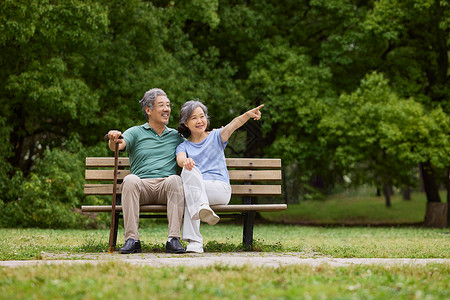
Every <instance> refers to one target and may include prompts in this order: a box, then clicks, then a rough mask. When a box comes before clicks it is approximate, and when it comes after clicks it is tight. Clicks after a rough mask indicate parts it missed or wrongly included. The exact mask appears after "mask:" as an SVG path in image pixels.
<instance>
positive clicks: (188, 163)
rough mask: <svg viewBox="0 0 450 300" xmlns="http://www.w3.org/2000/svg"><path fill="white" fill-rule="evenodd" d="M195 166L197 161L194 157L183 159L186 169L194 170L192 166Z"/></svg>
mask: <svg viewBox="0 0 450 300" xmlns="http://www.w3.org/2000/svg"><path fill="white" fill-rule="evenodd" d="M194 166H195V162H194V160H193V159H192V158H190V157H189V158H186V159H185V160H184V161H183V168H185V169H186V170H188V171H192V168H194Z"/></svg>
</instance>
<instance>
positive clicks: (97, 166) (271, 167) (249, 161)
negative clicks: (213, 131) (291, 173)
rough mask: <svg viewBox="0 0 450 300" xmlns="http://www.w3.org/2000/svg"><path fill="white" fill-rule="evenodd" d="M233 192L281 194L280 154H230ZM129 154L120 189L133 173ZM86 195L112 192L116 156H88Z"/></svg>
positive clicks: (121, 168)
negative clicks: (238, 156)
mask: <svg viewBox="0 0 450 300" xmlns="http://www.w3.org/2000/svg"><path fill="white" fill-rule="evenodd" d="M226 162H227V168H228V173H229V174H230V181H231V190H232V195H236V196H279V195H281V159H278V158H227V159H226ZM129 167H130V160H129V158H128V157H120V158H119V170H118V173H117V178H118V185H117V193H118V194H120V193H121V190H122V189H121V182H122V180H123V178H124V177H125V176H126V175H128V174H130V170H129ZM85 178H86V181H88V182H90V183H86V184H85V186H84V193H85V194H86V195H112V189H113V184H112V182H113V180H114V157H86V173H85Z"/></svg>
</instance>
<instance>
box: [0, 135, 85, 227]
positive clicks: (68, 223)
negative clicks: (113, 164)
mask: <svg viewBox="0 0 450 300" xmlns="http://www.w3.org/2000/svg"><path fill="white" fill-rule="evenodd" d="M80 147H81V144H80V143H79V141H78V138H77V137H76V136H73V137H72V139H70V140H68V141H67V142H66V144H65V149H54V150H49V149H47V150H45V154H44V157H43V158H42V159H38V161H37V163H36V167H35V169H34V170H33V172H32V173H31V175H30V177H29V178H24V177H23V176H22V174H21V173H20V172H17V173H16V174H15V176H14V177H13V178H12V180H11V181H10V188H9V191H8V193H7V194H6V195H5V199H8V200H10V199H14V200H12V201H11V200H10V201H7V202H0V205H1V206H2V207H1V208H2V209H1V210H0V226H1V227H44V228H73V227H83V226H86V225H87V224H88V222H89V220H88V219H87V218H86V217H83V216H81V215H79V214H78V213H76V212H74V211H73V209H74V207H79V206H80V205H81V200H82V199H83V197H84V195H83V186H84V174H83V170H84V163H83V152H79V148H80ZM80 154H81V155H80Z"/></svg>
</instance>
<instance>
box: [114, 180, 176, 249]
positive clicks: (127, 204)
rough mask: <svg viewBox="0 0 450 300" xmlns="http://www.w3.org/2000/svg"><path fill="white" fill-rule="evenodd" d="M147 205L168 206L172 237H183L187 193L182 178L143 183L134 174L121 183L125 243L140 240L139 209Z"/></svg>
mask: <svg viewBox="0 0 450 300" xmlns="http://www.w3.org/2000/svg"><path fill="white" fill-rule="evenodd" d="M144 204H167V220H168V221H169V237H177V238H180V237H181V224H182V219H183V211H184V192H183V183H182V181H181V177H180V176H178V175H171V176H169V177H165V178H151V179H140V178H139V177H137V176H136V175H134V174H129V175H127V176H125V178H124V180H123V183H122V211H123V221H124V227H125V241H126V240H127V239H129V238H133V239H135V240H139V233H138V227H139V207H140V205H144Z"/></svg>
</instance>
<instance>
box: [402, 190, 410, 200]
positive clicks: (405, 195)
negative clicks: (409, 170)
mask: <svg viewBox="0 0 450 300" xmlns="http://www.w3.org/2000/svg"><path fill="white" fill-rule="evenodd" d="M402 195H403V200H405V201H409V200H411V188H410V187H409V186H407V187H406V188H404V189H403V191H402Z"/></svg>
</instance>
